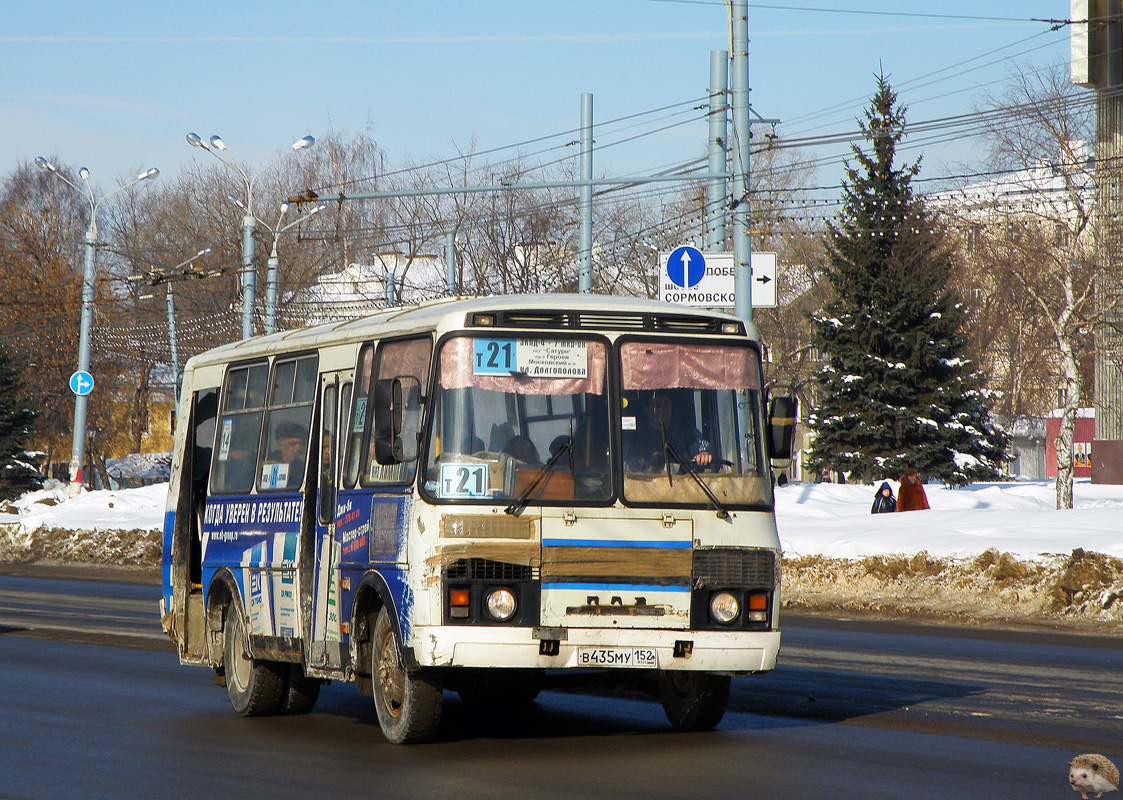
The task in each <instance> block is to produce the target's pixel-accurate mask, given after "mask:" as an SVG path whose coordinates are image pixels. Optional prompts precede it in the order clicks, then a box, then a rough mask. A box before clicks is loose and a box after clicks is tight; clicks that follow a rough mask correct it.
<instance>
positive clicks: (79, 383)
mask: <svg viewBox="0 0 1123 800" xmlns="http://www.w3.org/2000/svg"><path fill="white" fill-rule="evenodd" d="M93 390H94V376H93V375H91V374H90V373H88V372H86V371H85V370H81V369H80V370H78V371H77V372H75V373H74V374H73V375H71V376H70V391H72V392H74V394H76V395H78V396H79V397H85V396H86V395H88V394H89V393H90V392H92V391H93Z"/></svg>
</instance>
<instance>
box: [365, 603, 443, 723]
mask: <svg viewBox="0 0 1123 800" xmlns="http://www.w3.org/2000/svg"><path fill="white" fill-rule="evenodd" d="M371 630H372V633H371V648H370V649H371V665H370V676H371V682H372V683H373V689H374V708H375V711H376V712H377V713H378V724H379V725H380V726H381V728H382V733H383V734H384V735H385V736H386V738H387V740H389V741H390V743H391V744H412V743H415V742H425V741H429V740H430V739H432V738H433V737H434V736H436V733H437V728H438V727H439V726H440V723H441V706H442V704H443V702H444V692H443V690H442V688H441V685H440V682H439V681H438V680H437V679H436V677H435V676H434V675H432V674H431V673H426V672H425V671H424V670H420V671H417V672H408V671H406V668H405V667H404V666H403V664H402V653H401V647H400V645H399V644H398V637H397V636H396V635H395V634H394V626H393V625H392V624H391V622H390V612H389V611H388V610H387V609H386V607H385V606H383V607H382V608H381V609H380V610H379V612H378V617H377V619H376V620H375V622H374V625H373V626H372V627H371Z"/></svg>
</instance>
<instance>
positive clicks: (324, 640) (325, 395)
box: [305, 370, 352, 669]
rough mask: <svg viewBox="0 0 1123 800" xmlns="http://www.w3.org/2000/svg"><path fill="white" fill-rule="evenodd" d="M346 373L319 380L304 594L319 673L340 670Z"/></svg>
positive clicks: (313, 660)
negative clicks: (312, 531) (310, 562)
mask: <svg viewBox="0 0 1123 800" xmlns="http://www.w3.org/2000/svg"><path fill="white" fill-rule="evenodd" d="M351 375H352V373H351V371H350V370H348V371H347V372H335V373H324V374H323V375H322V376H321V378H320V430H319V433H318V437H317V438H316V439H315V440H314V441H315V442H316V443H317V450H316V457H317V458H318V466H317V469H316V480H317V481H318V484H317V488H316V526H315V538H314V541H313V550H314V553H315V555H314V559H313V563H314V567H313V570H312V573H311V575H310V578H311V580H310V584H311V585H310V586H309V587H308V590H307V592H306V593H305V596H310V597H311V598H312V613H311V614H310V617H311V621H312V630H311V632H310V635H309V637H308V640H309V642H310V644H309V648H308V663H309V664H310V665H311V666H313V667H318V668H321V669H341V668H342V667H343V619H342V615H341V614H340V607H341V604H340V572H339V559H340V555H341V552H342V547H343V543H342V542H341V541H340V538H339V533H340V532H341V527H342V526H339V529H337V525H338V523H340V522H342V521H344V520H343V518H344V517H345V516H346V514H342V515H341V514H340V513H339V504H338V501H339V478H340V469H339V467H340V456H339V449H340V448H339V443H340V442H341V441H345V440H346V438H347V437H346V431H345V430H344V429H343V420H344V419H345V418H346V417H347V411H348V410H349V409H350V407H351V390H352V382H351Z"/></svg>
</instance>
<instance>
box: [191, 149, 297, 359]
mask: <svg viewBox="0 0 1123 800" xmlns="http://www.w3.org/2000/svg"><path fill="white" fill-rule="evenodd" d="M187 143H188V144H190V145H191V146H192V147H199V148H202V149H203V150H206V151H207V152H208V153H210V154H211V155H212V156H214V157H215V158H217V159H218V160H219V162H221V163H222V165H223V166H225V167H226V168H227V169H229V170H231V171H233V172H234V173H235V174H236V175H237V176H238V177H239V178H241V180H242V186H243V188H244V189H245V191H246V202H245V205H244V206H242V208H243V209H245V212H246V213H245V216H243V217H242V338H243V339H249V338H251V337H252V336H253V333H254V331H253V299H254V295H255V294H256V293H257V273H256V271H255V270H254V266H253V257H254V233H255V231H256V227H257V221H258V220H257V216H256V215H255V214H254V210H253V209H254V194H253V185H254V182H255V181H256V180H257V179H258V178H260V177H261V176H262V175H263V174H265V172H266V171H268V170H269V169H270V168H271V167H273V166H275V165H276V164H278V163H280V161H281V160H282V159H283V158H285V156H287V155H289V154H290V153H293V152H296V151H297V150H303V149H304V148H306V147H311V146H312V145H313V144H315V143H316V140H315V139H313V138H312V137H311V136H305V137H303V138H302V139H297V140H296V141H295V142H293V143H292V145H291V146H290V147H289V149H288V150H286V151H285V152H284V153H281V155H279V156H277V158H275V159H273V161H271V162H270V163H268V164H266V165H265V166H264V167H262V168H261V169H260V170H258V171H257V174H255V175H253V176H252V177H251V176H250V175H249V173H247V172H246V171H245V170H244V169H243V168H242V166H241V165H240V164H239V163H238V162H237V161H235V160H234V159H233V158H232V157H231V156H230V154H229V153H228V152H227V150H226V143H225V142H223V141H222V139H221V138H220V137H219V136H212V137H211V138H210V139H209V140H208V141H203V138H202V137H201V136H199V134H197V133H189V134H187ZM239 205H240V206H241V205H242V204H241V203H239Z"/></svg>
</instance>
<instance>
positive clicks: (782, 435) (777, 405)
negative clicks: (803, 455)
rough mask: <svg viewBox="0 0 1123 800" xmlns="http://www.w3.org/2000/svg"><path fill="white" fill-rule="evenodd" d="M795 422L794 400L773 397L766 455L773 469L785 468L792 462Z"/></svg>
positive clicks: (792, 398) (769, 415) (770, 405)
mask: <svg viewBox="0 0 1123 800" xmlns="http://www.w3.org/2000/svg"><path fill="white" fill-rule="evenodd" d="M795 420H796V399H795V398H794V397H773V398H772V402H771V403H770V404H769V411H768V455H769V457H770V458H771V459H772V462H773V466H774V467H777V468H782V467H786V466H788V463H790V462H791V460H792V450H793V449H794V447H795ZM776 462H781V463H776Z"/></svg>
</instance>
